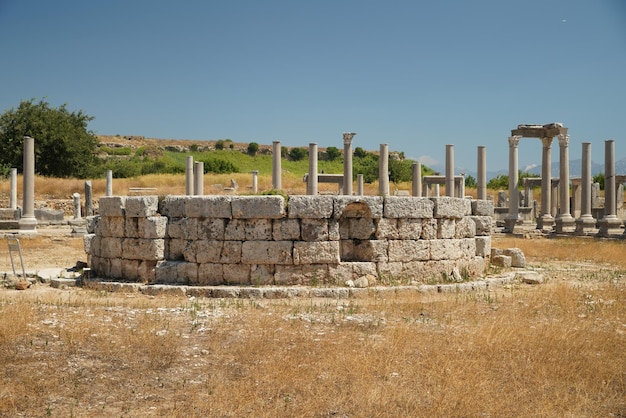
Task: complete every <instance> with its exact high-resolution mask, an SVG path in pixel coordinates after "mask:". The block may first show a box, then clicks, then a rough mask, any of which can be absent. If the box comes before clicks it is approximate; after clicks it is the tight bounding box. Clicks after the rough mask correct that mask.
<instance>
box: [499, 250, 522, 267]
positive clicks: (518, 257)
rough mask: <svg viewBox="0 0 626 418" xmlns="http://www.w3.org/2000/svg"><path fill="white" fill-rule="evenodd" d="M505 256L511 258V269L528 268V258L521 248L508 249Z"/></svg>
mask: <svg viewBox="0 0 626 418" xmlns="http://www.w3.org/2000/svg"><path fill="white" fill-rule="evenodd" d="M504 255H508V256H509V257H511V267H518V268H524V267H526V257H525V256H524V253H523V252H522V250H520V249H519V248H507V249H505V250H504Z"/></svg>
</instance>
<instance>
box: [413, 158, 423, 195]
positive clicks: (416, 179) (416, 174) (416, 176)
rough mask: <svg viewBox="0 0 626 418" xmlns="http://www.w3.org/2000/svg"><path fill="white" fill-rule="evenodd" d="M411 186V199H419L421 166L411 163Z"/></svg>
mask: <svg viewBox="0 0 626 418" xmlns="http://www.w3.org/2000/svg"><path fill="white" fill-rule="evenodd" d="M412 167H413V184H412V189H413V190H411V193H412V195H413V197H420V196H421V195H422V164H421V163H413V166H412Z"/></svg>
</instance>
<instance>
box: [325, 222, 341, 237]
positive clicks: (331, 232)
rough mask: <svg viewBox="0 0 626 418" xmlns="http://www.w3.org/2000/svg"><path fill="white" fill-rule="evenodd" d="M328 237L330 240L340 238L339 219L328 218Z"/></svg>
mask: <svg viewBox="0 0 626 418" xmlns="http://www.w3.org/2000/svg"><path fill="white" fill-rule="evenodd" d="M328 239H329V240H330V241H339V240H340V239H341V234H340V233H339V221H338V220H336V219H328Z"/></svg>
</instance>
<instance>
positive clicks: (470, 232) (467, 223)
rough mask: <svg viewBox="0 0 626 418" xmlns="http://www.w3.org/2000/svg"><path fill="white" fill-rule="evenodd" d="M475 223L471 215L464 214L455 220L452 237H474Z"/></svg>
mask: <svg viewBox="0 0 626 418" xmlns="http://www.w3.org/2000/svg"><path fill="white" fill-rule="evenodd" d="M475 236H476V223H474V220H473V219H472V217H471V216H464V217H463V218H461V219H459V220H457V221H456V222H455V230H454V238H474V237H475Z"/></svg>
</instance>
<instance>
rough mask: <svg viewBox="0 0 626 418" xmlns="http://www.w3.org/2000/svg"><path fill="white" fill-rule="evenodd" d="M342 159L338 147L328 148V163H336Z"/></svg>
mask: <svg viewBox="0 0 626 418" xmlns="http://www.w3.org/2000/svg"><path fill="white" fill-rule="evenodd" d="M339 157H341V151H339V148H337V147H328V148H326V158H327V159H328V161H334V160H336V159H337V158H339Z"/></svg>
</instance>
